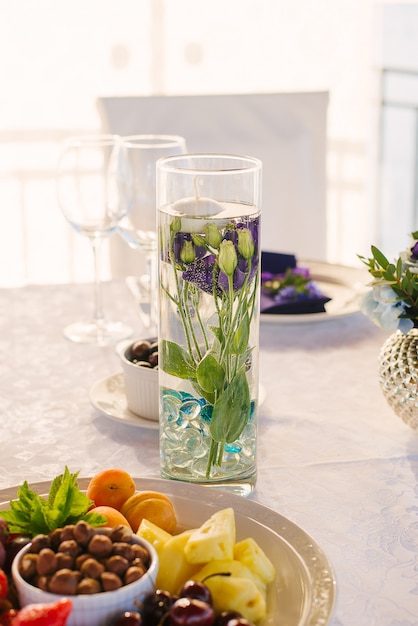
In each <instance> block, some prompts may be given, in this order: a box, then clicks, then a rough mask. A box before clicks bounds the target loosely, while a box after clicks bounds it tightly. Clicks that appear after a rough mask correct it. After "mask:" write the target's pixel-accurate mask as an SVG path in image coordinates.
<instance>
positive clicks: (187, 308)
mask: <svg viewBox="0 0 418 626" xmlns="http://www.w3.org/2000/svg"><path fill="white" fill-rule="evenodd" d="M189 287H190V285H189V283H188V282H187V281H184V286H183V292H182V294H183V303H184V311H185V317H186V320H187V323H188V326H189V332H190V335H191V337H192V339H193V343H194V347H195V350H196V354H197V360H198V361H200V360H201V358H202V353H201V352H200V346H199V342H198V340H197V337H196V333H195V331H194V327H193V320H192V316H191V313H190V306H189ZM193 304H194V303H193V301H192V305H193Z"/></svg>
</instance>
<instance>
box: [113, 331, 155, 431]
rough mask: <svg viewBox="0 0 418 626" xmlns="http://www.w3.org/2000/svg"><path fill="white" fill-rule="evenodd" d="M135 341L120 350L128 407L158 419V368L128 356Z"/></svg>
mask: <svg viewBox="0 0 418 626" xmlns="http://www.w3.org/2000/svg"><path fill="white" fill-rule="evenodd" d="M137 341H138V340H137ZM133 343H136V341H135V342H132V341H131V342H129V343H128V344H124V345H123V346H122V347H121V349H120V351H119V357H120V362H121V365H122V372H123V376H124V380H125V393H126V401H127V405H128V409H129V410H130V411H131V412H132V413H135V414H136V415H139V416H140V417H144V418H145V419H148V420H153V421H158V416H159V397H158V369H155V368H147V367H143V366H141V365H136V364H135V363H132V361H130V360H129V359H128V358H127V357H126V354H127V353H128V352H129V350H130V347H131V345H132V344H133Z"/></svg>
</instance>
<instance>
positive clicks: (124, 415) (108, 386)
mask: <svg viewBox="0 0 418 626" xmlns="http://www.w3.org/2000/svg"><path fill="white" fill-rule="evenodd" d="M89 397H90V402H91V403H92V405H93V406H94V408H95V409H97V410H98V411H100V412H101V413H103V414H104V415H106V416H107V417H110V419H113V420H115V421H116V422H123V423H124V424H129V425H130V426H136V427H138V428H148V429H150V430H157V429H158V428H159V422H158V421H153V420H147V419H145V417H140V416H139V415H135V413H132V411H130V410H129V409H128V406H127V402H126V395H125V382H124V378H123V373H122V372H117V373H116V374H112V376H106V378H102V379H101V380H99V381H98V382H97V383H95V384H94V385H93V386H92V387H91V389H90V394H89ZM265 398H266V390H265V388H264V387H263V385H260V386H259V388H258V406H261V405H262V404H263V402H264V400H265Z"/></svg>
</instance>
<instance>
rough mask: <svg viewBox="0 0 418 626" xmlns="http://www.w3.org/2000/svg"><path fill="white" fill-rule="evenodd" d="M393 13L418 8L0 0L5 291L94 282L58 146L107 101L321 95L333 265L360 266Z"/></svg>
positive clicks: (206, 0) (241, 1) (371, 220)
mask: <svg viewBox="0 0 418 626" xmlns="http://www.w3.org/2000/svg"><path fill="white" fill-rule="evenodd" d="M387 5H394V6H395V5H415V6H417V5H416V2H403V3H396V2H383V3H382V2H380V3H378V2H375V1H374V0H118V2H115V1H114V0H87V1H86V0H71V2H68V1H67V0H61V1H60V2H56V1H54V0H36V2H34V1H33V0H1V2H0V89H1V91H0V207H1V211H2V215H4V216H5V218H6V227H5V228H3V229H0V259H1V262H0V285H7V284H19V283H24V282H28V281H29V282H62V281H66V280H89V279H91V276H92V272H91V269H92V268H91V266H92V261H91V258H90V251H89V249H88V242H86V241H84V240H82V238H81V237H74V236H73V235H72V233H71V232H70V230H69V227H68V226H67V225H66V223H65V222H64V220H63V218H62V217H61V215H60V212H59V208H58V206H57V203H56V199H55V191H54V184H53V182H54V181H53V176H54V168H55V164H56V159H57V155H58V148H59V142H60V141H61V140H62V138H63V137H65V136H66V135H69V134H74V133H76V132H80V131H83V132H84V131H97V130H99V129H100V119H99V115H98V112H97V108H96V99H97V97H98V96H103V95H147V94H193V93H196V94H204V93H222V92H226V93H239V92H242V93H252V92H269V91H298V90H302V91H303V90H326V91H329V93H330V105H329V115H328V223H329V225H328V236H329V250H328V258H329V260H330V261H334V262H340V263H347V264H356V262H357V259H356V253H357V252H359V253H362V254H365V253H367V252H368V250H369V247H370V244H371V243H379V241H378V239H377V238H378V237H379V236H380V234H379V233H380V232H381V229H380V226H379V217H378V215H377V197H378V194H377V191H376V189H377V188H376V185H377V182H376V181H377V179H378V171H377V163H378V159H377V157H378V143H377V142H378V121H379V117H378V112H379V97H380V95H379V91H378V86H379V77H380V69H379V68H380V65H379V64H381V63H382V62H383V61H382V55H380V56H379V54H380V52H381V51H382V49H383V48H382V45H381V44H382V39H381V32H382V21H381V20H380V18H379V17H377V15H378V13H376V11H377V12H379V11H380V10H381V6H383V7H386V6H387ZM415 32H416V31H415ZM401 39H402V37H401ZM398 41H399V37H398ZM414 42H415V43H412V44H411V45H414V46H416V41H415V39H414ZM395 47H396V46H395ZM79 240H80V241H79ZM52 260H53V262H52ZM6 261H7V262H6Z"/></svg>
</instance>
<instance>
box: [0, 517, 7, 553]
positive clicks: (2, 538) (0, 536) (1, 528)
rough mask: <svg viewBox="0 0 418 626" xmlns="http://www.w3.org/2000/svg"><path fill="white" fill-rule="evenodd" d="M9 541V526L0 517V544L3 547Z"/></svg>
mask: <svg viewBox="0 0 418 626" xmlns="http://www.w3.org/2000/svg"><path fill="white" fill-rule="evenodd" d="M8 540H9V526H8V524H7V522H6V520H4V519H3V518H2V517H0V543H2V544H3V545H4V546H5V545H6V543H7V542H8Z"/></svg>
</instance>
